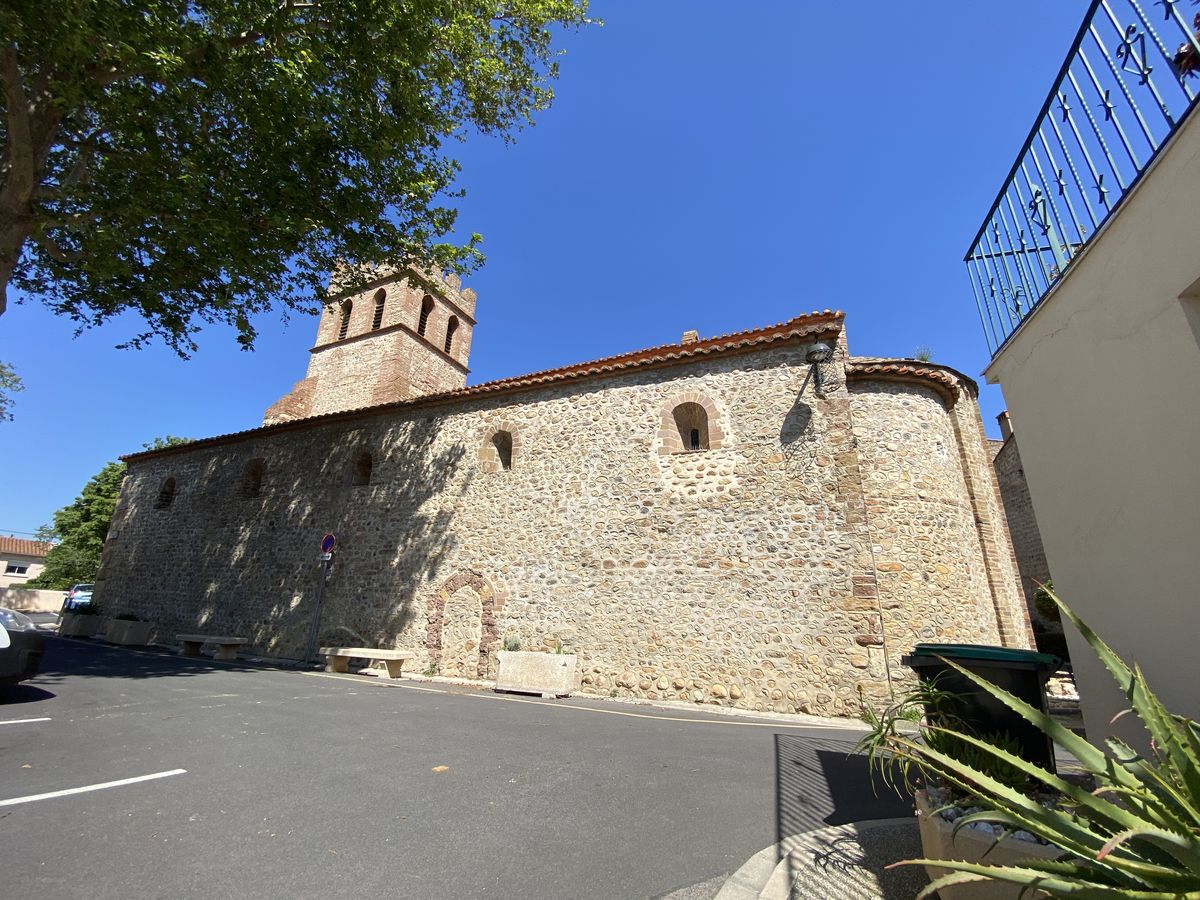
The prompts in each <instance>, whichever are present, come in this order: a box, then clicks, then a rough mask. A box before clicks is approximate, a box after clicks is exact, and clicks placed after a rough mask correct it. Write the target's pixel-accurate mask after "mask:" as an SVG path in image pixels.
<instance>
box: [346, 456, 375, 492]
mask: <svg viewBox="0 0 1200 900" xmlns="http://www.w3.org/2000/svg"><path fill="white" fill-rule="evenodd" d="M374 467H375V460H374V459H372V457H371V454H370V453H360V454H358V456H356V457H354V465H353V466H352V467H351V469H350V483H351V484H353V485H365V484H370V483H371V470H372V469H373V468H374Z"/></svg>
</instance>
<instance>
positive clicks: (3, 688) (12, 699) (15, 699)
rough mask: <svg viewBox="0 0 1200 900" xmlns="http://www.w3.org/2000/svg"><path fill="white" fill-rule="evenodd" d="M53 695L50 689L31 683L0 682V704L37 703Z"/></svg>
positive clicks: (49, 698) (51, 697)
mask: <svg viewBox="0 0 1200 900" xmlns="http://www.w3.org/2000/svg"><path fill="white" fill-rule="evenodd" d="M54 697H55V695H54V694H52V693H51V692H50V691H47V690H43V689H42V688H40V687H37V686H36V685H32V684H0V706H12V705H15V704H18V703H39V702H41V701H42V700H53V699H54Z"/></svg>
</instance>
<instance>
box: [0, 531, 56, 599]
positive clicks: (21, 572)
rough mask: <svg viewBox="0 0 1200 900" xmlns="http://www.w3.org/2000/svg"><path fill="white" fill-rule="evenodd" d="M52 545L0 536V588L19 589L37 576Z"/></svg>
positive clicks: (10, 536)
mask: <svg viewBox="0 0 1200 900" xmlns="http://www.w3.org/2000/svg"><path fill="white" fill-rule="evenodd" d="M52 546H54V545H53V544H43V543H42V542H40V541H27V540H25V539H24V538H19V537H13V536H12V535H9V536H8V537H5V536H3V535H0V588H7V587H21V586H22V585H24V584H25V582H27V581H29V579H31V578H33V577H35V576H37V575H39V574H40V573H41V571H42V569H43V568H44V567H45V565H46V554H47V553H49V552H50V548H51V547H52Z"/></svg>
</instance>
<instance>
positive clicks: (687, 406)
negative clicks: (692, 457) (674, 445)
mask: <svg viewBox="0 0 1200 900" xmlns="http://www.w3.org/2000/svg"><path fill="white" fill-rule="evenodd" d="M673 415H674V416H675V426H676V427H677V428H678V429H679V441H680V443H681V444H682V445H683V449H684V450H687V451H689V452H694V451H698V450H707V449H708V413H707V412H705V410H704V407H703V406H701V405H700V404H699V403H680V404H679V405H678V406H677V407H675V409H674V411H673Z"/></svg>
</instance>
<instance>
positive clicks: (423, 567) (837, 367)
mask: <svg viewBox="0 0 1200 900" xmlns="http://www.w3.org/2000/svg"><path fill="white" fill-rule="evenodd" d="M474 301H475V298H474V295H473V294H471V293H469V292H466V291H462V290H460V289H459V286H458V284H457V282H454V281H447V282H443V281H440V280H438V279H432V278H429V277H427V276H424V275H420V274H418V273H414V272H405V273H400V274H397V275H393V276H389V277H383V278H380V279H379V280H378V282H376V283H375V284H372V285H370V286H369V287H367V288H366V289H365V290H363V291H362V292H360V293H358V294H356V295H355V296H353V297H350V298H347V300H346V302H344V303H343V304H342V305H340V306H334V307H331V308H330V309H329V310H328V311H327V312H326V313H325V314H324V315H323V317H322V319H321V322H320V324H319V326H318V336H317V342H316V346H315V347H314V349H313V352H312V354H311V361H310V366H309V370H308V376H307V377H306V378H305V379H304V380H303V381H302V382H300V383H299V384H298V385H297V387H296V388H295V389H294V390H293V391H292V392H291V393H289V395H288V396H287V397H285V398H284V399H283V400H281V401H280V402H279V403H276V404H275V405H273V406H272V407H271V409H270V410H269V411H268V413H267V416H266V419H267V422H268V424H267V425H265V426H263V427H260V428H254V429H251V430H249V431H245V432H241V433H238V434H232V435H225V436H222V437H216V438H210V439H208V440H201V441H197V442H195V443H192V444H188V445H186V446H180V447H173V448H168V449H164V450H160V451H151V452H145V453H137V454H134V455H131V456H129V457H126V461H127V462H128V464H129V471H128V477H127V478H126V479H125V483H124V486H123V488H122V493H121V499H120V503H119V506H118V509H117V512H116V515H115V517H114V520H113V526H112V530H111V532H110V534H109V539H108V542H107V543H106V545H105V550H104V558H103V564H102V567H101V570H100V573H99V576H98V579H97V589H96V598H97V600H98V602H99V603H100V604H102V605H103V606H104V607H105V608H107V609H112V610H120V609H127V610H129V611H132V612H136V613H139V614H141V615H144V616H146V617H147V618H150V619H152V620H153V621H154V622H156V623H157V624H158V625H159V628H160V634H162V635H165V636H168V638H169V636H170V635H173V634H174V633H176V632H180V631H188V632H195V631H202V632H208V633H213V634H218V633H219V634H236V635H243V636H246V637H247V638H249V639H250V641H251V643H252V645H253V647H254V648H256V649H258V650H259V651H262V652H267V653H272V654H278V655H283V656H292V657H295V656H300V655H302V654H303V652H304V648H305V642H306V635H307V632H308V628H309V624H310V622H311V620H312V612H313V608H314V596H315V593H316V588H317V582H318V578H319V571H320V563H319V559H318V545H319V543H320V541H321V538H322V535H323V534H325V533H327V532H329V533H334V534H336V535H337V538H338V545H337V551H336V555H335V559H334V561H333V563H332V568H331V573H330V576H329V580H328V584H327V587H326V589H325V593H324V606H323V612H322V616H321V621H320V632H319V643H322V644H326V643H331V642H332V643H337V644H342V645H347V644H349V645H357V646H362V645H371V646H380V647H399V648H404V649H411V650H413V651H414V652H415V653H416V654H417V660H416V665H415V667H416V669H417V670H418V671H421V670H427V671H430V672H434V671H436V672H440V673H442V674H445V675H451V676H461V677H468V678H484V679H487V678H491V677H494V675H495V663H496V652H497V651H498V650H499V649H500V645H501V642H502V640H503V639H504V638H505V637H513V638H516V639H518V640H519V641H520V643H521V645H522V646H523V647H525V648H531V647H534V648H536V647H546V646H551V645H553V646H557V644H558V642H560V641H561V642H562V643H563V644H564V645H565V646H566V647H567V648H569V649H571V650H573V651H574V652H576V653H577V654H578V655H579V665H578V669H577V675H578V684H577V688H578V690H580V691H582V692H585V693H592V694H597V695H601V696H624V697H644V698H663V699H679V700H687V701H694V702H710V703H721V704H729V705H734V706H739V707H743V708H749V709H770V710H777V711H785V712H786V711H807V712H814V713H822V714H836V715H856V714H857V713H858V711H859V709H860V706H859V704H860V696H861V695H863V694H865V695H866V696H867V697H868V698H869V699H878V698H880V697H885V696H886V695H887V693H888V689H889V682H890V681H891V680H892V679H895V678H903V677H907V673H906V672H905V671H904V669H903V667H902V666H901V665H900V657H901V656H902V655H903V654H904V653H905V652H906V651H908V650H909V649H910V648H911V647H912V646H913V644H914V643H916V642H918V641H922V640H941V641H949V640H967V641H981V642H986V643H1004V644H1008V645H1015V646H1028V645H1029V642H1030V630H1029V623H1028V617H1027V615H1026V612H1025V604H1024V601H1023V598H1022V596H1021V592H1020V589H1019V586H1018V580H1017V575H1016V570H1015V565H1014V562H1013V554H1012V549H1011V546H1010V544H1009V541H1008V535H1007V531H1006V528H1005V524H1004V516H1003V510H1002V508H1001V505H1000V500H999V497H998V491H997V487H996V481H995V478H994V475H993V473H992V470H991V466H990V454H989V452H988V449H987V446H986V441H985V439H984V435H983V429H982V425H981V422H980V414H979V408H978V405H977V402H976V386H975V384H974V383H973V382H972V381H971V379H969V378H967V377H965V376H963V375H961V374H960V373H958V372H955V371H953V370H951V369H948V368H946V367H944V366H938V365H934V364H928V363H918V362H915V361H912V360H888V359H862V358H853V357H851V356H849V353H848V349H847V348H848V345H847V341H846V334H845V328H844V316H843V315H842V314H841V313H837V312H830V311H824V312H814V313H809V314H806V315H801V316H797V317H796V318H794V319H792V320H790V321H788V322H785V323H781V324H778V325H771V326H768V327H764V328H757V329H754V330H751V331H746V332H742V333H738V334H733V335H726V336H721V337H714V338H707V339H701V338H699V337H698V336H697V335H696V334H695V333H694V332H689V333H686V334H685V335H684V337H683V339H682V340H681V341H680V342H679V343H678V344H670V345H666V346H661V347H654V348H650V349H646V350H640V351H635V352H631V353H624V354H621V355H619V356H614V357H610V358H607V359H602V360H597V361H594V362H588V363H581V364H578V365H573V366H567V367H564V368H561V369H555V370H552V371H548V372H538V373H534V374H531V375H525V376H520V377H517V378H510V379H504V380H500V381H494V382H489V383H486V384H479V385H474V386H469V387H468V386H465V382H466V374H467V372H466V364H467V359H468V357H467V354H468V351H469V341H470V336H471V328H472V326H473V325H474V319H473V315H474V310H475V303H474ZM452 322H456V324H453V325H452V324H450V323H452ZM814 350H816V351H821V350H826V351H827V353H821V352H817V353H816V354H814V352H813V351H814ZM813 355H816V356H823V357H825V359H824V361H822V362H819V363H811V362H809V359H810V357H811V356H813ZM167 573H169V577H167Z"/></svg>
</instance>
